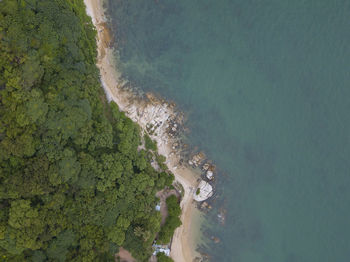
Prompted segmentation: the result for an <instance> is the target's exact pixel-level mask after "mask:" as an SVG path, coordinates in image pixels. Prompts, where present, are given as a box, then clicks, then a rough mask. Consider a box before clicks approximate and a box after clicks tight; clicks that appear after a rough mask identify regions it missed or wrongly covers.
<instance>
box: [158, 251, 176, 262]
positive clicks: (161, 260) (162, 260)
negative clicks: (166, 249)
mask: <svg viewBox="0 0 350 262" xmlns="http://www.w3.org/2000/svg"><path fill="white" fill-rule="evenodd" d="M157 262H174V260H172V259H171V258H170V257H168V256H166V255H165V254H164V253H162V252H159V253H158V254H157Z"/></svg>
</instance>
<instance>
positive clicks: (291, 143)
mask: <svg viewBox="0 0 350 262" xmlns="http://www.w3.org/2000/svg"><path fill="white" fill-rule="evenodd" d="M108 13H109V14H110V16H111V18H112V20H111V21H112V27H113V31H114V32H115V36H116V43H115V44H116V46H117V47H118V50H119V58H118V59H119V60H118V61H119V69H120V70H121V71H122V73H123V74H124V77H126V78H127V79H129V80H130V81H131V83H132V84H133V85H135V86H138V87H140V88H141V89H143V90H146V91H154V92H157V93H160V94H161V95H162V96H164V97H166V98H168V99H171V100H174V101H175V102H176V103H177V104H178V105H179V107H180V108H181V109H182V110H184V111H185V112H186V113H187V114H188V117H189V121H188V126H189V128H190V130H191V133H190V134H189V140H190V141H191V143H192V145H198V146H199V147H200V148H201V149H203V150H204V151H205V152H206V153H207V155H208V156H209V157H210V158H211V159H213V160H214V161H215V163H216V164H217V165H218V167H219V169H220V171H221V172H220V174H219V179H218V184H217V188H218V199H217V203H221V204H224V206H225V207H226V208H227V217H226V224H225V226H221V225H219V224H218V222H217V219H216V213H215V212H217V211H212V213H211V214H209V216H208V222H207V223H206V228H207V230H208V232H209V234H212V235H216V236H218V237H219V238H220V239H221V242H220V243H218V244H214V243H210V242H209V244H208V246H207V247H206V252H207V253H209V254H210V255H211V260H212V261H235V262H236V261H237V262H260V261H261V262H262V261H264V262H265V261H266V262H294V261H297V262H304V261H305V262H310V261H315V262H329V261H334V262H338V261H339V262H342V261H344V262H345V261H349V258H350V220H349V217H350V205H349V204H350V190H349V186H350V175H349V170H350V162H349V156H350V141H349V140H350V138H349V135H350V120H349V113H350V100H349V97H350V73H349V68H350V48H349V40H350V30H349V28H350V20H349V14H350V2H349V1H345V0H344V1H343V0H339V1H337V0H336V1H330V0H329V1H326V0H317V1H316V0H308V1H306V0H303V1H302V0H300V1H287V0H285V1H283V0H278V1H277V0H268V1H259V0H254V1H252V0H219V1H211V0H200V1H199V0H191V1H188V0H177V1H174V0H173V1H170V0H156V1H144V0H132V1H127V0H122V1H121V0H109V9H108Z"/></svg>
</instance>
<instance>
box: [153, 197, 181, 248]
mask: <svg viewBox="0 0 350 262" xmlns="http://www.w3.org/2000/svg"><path fill="white" fill-rule="evenodd" d="M166 205H167V209H168V217H167V218H166V220H165V224H164V225H163V226H162V228H161V229H160V232H159V235H158V242H159V243H161V244H166V243H169V242H170V240H171V237H172V235H173V234H174V231H175V229H176V228H177V227H179V226H180V225H181V220H180V218H179V217H180V214H181V208H180V205H179V201H178V199H177V197H176V196H175V195H171V196H169V197H168V198H167V199H166Z"/></svg>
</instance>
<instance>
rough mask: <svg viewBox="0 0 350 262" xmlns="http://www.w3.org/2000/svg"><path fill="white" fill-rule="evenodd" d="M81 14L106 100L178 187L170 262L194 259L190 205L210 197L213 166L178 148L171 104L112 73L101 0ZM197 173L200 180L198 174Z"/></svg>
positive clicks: (91, 1) (177, 115)
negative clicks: (92, 37) (91, 33)
mask: <svg viewBox="0 0 350 262" xmlns="http://www.w3.org/2000/svg"><path fill="white" fill-rule="evenodd" d="M84 2H85V5H86V11H87V14H88V15H89V16H90V17H91V18H92V21H93V24H94V26H95V27H96V30H97V39H96V41H97V47H98V57H97V67H98V68H99V70H100V79H101V83H102V86H103V88H104V91H105V93H106V96H107V99H108V101H114V102H116V104H117V105H118V106H119V108H120V110H121V111H123V112H125V114H126V115H127V116H128V117H129V118H131V119H132V120H133V121H134V122H136V123H137V124H138V125H139V126H140V127H141V130H142V132H143V133H147V134H148V135H149V136H150V137H151V138H152V139H153V140H155V141H156V142H157V146H158V153H159V154H160V155H163V156H165V157H166V162H165V164H166V165H167V166H168V168H169V170H170V171H171V172H172V173H173V174H174V175H175V179H176V181H177V182H179V183H181V184H182V186H183V188H184V191H185V192H184V196H183V198H182V201H181V204H180V205H181V208H182V215H181V220H182V226H180V227H179V228H177V229H176V230H175V233H174V236H173V240H172V244H171V253H170V255H171V257H172V258H173V259H174V260H175V261H177V262H180V261H192V260H193V258H195V257H198V255H199V254H197V253H196V252H195V250H194V249H195V248H194V247H193V246H192V245H191V243H190V242H191V230H190V229H191V217H192V211H193V207H192V206H193V205H195V202H194V201H196V202H197V203H199V202H202V203H205V202H203V201H205V200H207V199H208V198H210V197H212V195H213V190H214V189H213V180H214V174H215V167H214V166H213V165H212V164H210V162H209V161H208V160H206V158H205V155H204V154H203V153H196V154H191V153H189V150H188V146H187V145H186V144H184V143H182V140H181V138H180V137H181V136H180V135H181V134H182V132H184V115H183V114H182V113H181V112H180V111H179V110H177V108H176V105H175V104H174V103H169V102H167V101H165V100H164V99H162V98H159V97H157V96H156V95H154V94H151V93H147V94H143V95H140V94H138V93H136V92H135V90H134V89H132V88H131V87H130V86H129V85H128V84H127V83H125V81H122V80H121V75H120V73H119V72H118V71H117V66H116V64H115V59H114V50H113V48H112V47H111V39H112V37H111V34H110V32H109V30H108V27H107V26H106V25H107V19H106V16H105V12H104V9H103V1H102V0H84ZM198 172H200V173H201V175H199V174H198Z"/></svg>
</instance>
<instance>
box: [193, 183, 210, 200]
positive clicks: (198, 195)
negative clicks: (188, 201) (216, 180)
mask: <svg viewBox="0 0 350 262" xmlns="http://www.w3.org/2000/svg"><path fill="white" fill-rule="evenodd" d="M212 195H213V187H212V186H211V185H210V184H209V183H208V182H206V181H204V180H202V181H201V182H200V183H199V185H198V187H197V189H196V191H195V192H194V193H193V199H194V200H196V201H198V202H201V201H204V200H206V199H208V198H209V197H211V196H212Z"/></svg>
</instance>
